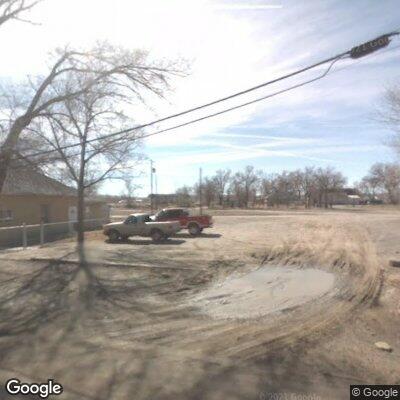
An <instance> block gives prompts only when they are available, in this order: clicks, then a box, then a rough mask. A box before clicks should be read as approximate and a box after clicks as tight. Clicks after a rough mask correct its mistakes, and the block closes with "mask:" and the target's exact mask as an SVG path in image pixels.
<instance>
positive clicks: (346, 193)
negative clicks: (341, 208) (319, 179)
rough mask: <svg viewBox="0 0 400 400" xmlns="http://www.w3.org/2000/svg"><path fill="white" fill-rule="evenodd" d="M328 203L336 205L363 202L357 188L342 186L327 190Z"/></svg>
mask: <svg viewBox="0 0 400 400" xmlns="http://www.w3.org/2000/svg"><path fill="white" fill-rule="evenodd" d="M328 203H329V204H336V205H360V204H362V203H363V199H362V197H361V194H360V192H359V191H358V190H357V189H353V188H344V189H339V190H335V191H331V192H329V193H328Z"/></svg>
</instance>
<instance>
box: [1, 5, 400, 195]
mask: <svg viewBox="0 0 400 400" xmlns="http://www.w3.org/2000/svg"><path fill="white" fill-rule="evenodd" d="M30 18H31V19H33V20H35V21H38V22H40V23H41V25H39V26H31V25H22V24H21V23H10V24H8V26H5V27H4V28H2V30H3V32H2V35H1V42H0V51H1V55H2V56H1V63H0V75H1V76H6V77H10V78H12V79H22V78H24V77H25V76H26V75H27V74H36V73H41V72H43V71H45V68H46V63H45V62H44V60H46V55H47V53H48V52H49V51H51V50H52V49H53V48H54V47H57V46H60V45H63V44H66V43H70V44H72V45H79V46H90V45H91V44H92V43H93V42H94V41H96V40H99V39H100V40H102V39H107V40H109V41H111V42H112V43H116V44H119V45H123V46H126V47H129V48H146V49H148V50H149V51H150V52H151V54H152V55H153V56H154V57H156V58H171V59H179V58H184V59H185V60H187V62H189V63H190V65H191V67H190V74H189V75H188V76H187V77H186V78H182V79H179V80H176V81H174V82H173V86H174V91H173V92H171V93H169V94H168V96H167V101H162V102H161V101H160V102H157V103H154V104H152V110H143V109H139V108H138V109H132V110H129V113H130V114H131V115H132V116H133V117H134V118H135V121H136V122H137V123H144V122H148V121H150V120H152V119H154V118H157V117H162V116H165V115H168V114H171V113H175V112H177V111H181V110H184V109H187V108H191V107H193V106H196V105H199V104H202V103H204V102H208V101H210V100H213V99H215V98H219V97H223V96H226V95H229V94H231V93H233V92H236V91H240V90H243V89H246V88H248V87H250V86H253V85H257V84H259V83H261V82H265V81H268V80H270V79H273V78H275V77H278V76H280V75H282V74H285V73H288V72H291V71H293V70H296V69H298V68H301V67H304V66H307V65H309V64H311V63H313V62H316V61H319V60H321V59H324V58H326V57H329V56H332V55H334V54H337V53H340V52H342V51H345V50H348V49H349V48H351V47H353V46H354V45H356V44H359V43H362V42H365V41H367V40H370V39H373V38H375V37H376V36H379V35H381V34H383V33H386V32H389V31H392V30H395V29H400V10H399V2H398V0H393V1H389V0H382V1H377V0H355V1H351V2H349V1H345V0H342V1H333V0H332V1H330V0H323V1H322V0H319V1H317V0H309V1H307V2H306V1H297V0H293V1H287V0H282V1H277V0H272V1H265V0H260V1H258V0H243V1H240V0H237V1H217V0H215V1H207V0H182V1H180V0H142V1H139V0H112V1H111V0H84V1H82V0H43V2H42V3H41V4H40V5H39V6H37V7H36V9H35V10H34V11H32V13H31V14H30ZM5 38H6V40H5ZM323 71H324V69H323V68H321V69H319V70H314V71H313V72H310V73H307V74H305V75H303V76H301V77H297V78H293V79H291V80H287V81H285V82H284V83H281V84H275V85H272V86H269V87H268V88H264V89H260V90H258V91H255V92H253V93H251V94H249V95H246V96H243V97H241V98H237V99H235V100H232V101H230V102H227V103H225V104H223V105H218V106H215V107H211V108H209V109H207V110H204V111H202V112H199V113H195V114H192V115H189V116H186V117H184V118H181V119H178V120H174V121H171V122H168V123H165V124H164V125H160V126H158V127H155V129H157V128H167V127H169V126H171V125H174V124H176V123H180V122H185V121H187V120H188V119H192V118H196V117H201V116H203V115H205V114H206V113H208V112H215V111H219V110H221V109H222V108H225V107H228V106H232V105H236V104H239V103H241V102H245V101H248V100H252V99H255V98H257V97H261V96H265V95H268V94H269V93H273V92H275V91H278V90H281V89H283V88H285V87H287V86H290V85H293V84H297V83H299V82H301V81H303V80H307V79H311V78H313V77H316V76H317V75H318V74H320V73H322V72H323ZM399 81H400V38H398V37H397V38H395V39H393V41H392V43H391V44H390V46H389V47H388V48H386V49H384V50H381V51H380V52H377V53H374V54H373V55H370V56H368V57H365V58H363V59H360V60H357V61H342V62H339V63H337V64H336V65H335V67H334V68H333V69H332V72H331V74H330V75H329V76H327V77H326V78H325V79H323V80H320V81H318V82H315V83H313V84H311V85H308V86H306V87H303V88H299V89H296V90H294V91H290V92H288V93H285V94H282V95H280V96H277V97H274V98H273V99H269V100H265V101H263V102H260V103H258V104H256V105H252V106H249V107H247V108H243V109H241V110H238V111H234V112H232V113H228V114H225V115H222V116H219V117H216V118H212V119H209V120H207V121H203V122H201V123H198V124H195V125H191V126H187V127H183V128H180V129H178V130H174V131H171V132H169V133H165V134H162V135H158V136H155V137H153V138H151V139H148V140H147V141H146V142H145V143H144V148H143V151H144V152H145V153H146V155H147V156H148V157H150V158H151V159H153V160H154V161H155V164H156V167H157V177H158V191H159V192H160V193H161V192H163V193H165V192H171V191H174V190H175V189H176V188H177V187H179V186H181V185H183V184H192V183H193V182H194V180H195V179H197V176H198V169H199V167H202V168H203V171H204V174H205V175H207V174H212V173H213V172H214V171H215V170H216V169H219V168H231V169H232V170H239V169H241V168H243V167H244V166H246V165H249V164H251V165H254V166H255V167H256V168H259V169H263V170H265V171H266V172H278V171H281V170H283V169H287V170H293V169H296V168H302V167H304V166H306V165H317V166H324V167H325V166H328V165H332V166H334V167H336V168H337V169H338V170H340V171H342V172H343V173H344V174H345V175H346V176H348V178H349V182H350V183H352V182H354V181H356V180H358V179H360V177H362V176H363V175H364V174H365V173H366V172H367V170H368V168H369V166H370V165H371V164H372V163H374V162H376V161H387V160H391V159H393V157H394V156H393V154H392V153H391V152H390V150H389V149H388V148H387V147H386V146H385V145H384V143H385V140H386V139H387V138H388V136H389V135H390V131H388V130H387V129H385V128H384V127H383V126H382V125H380V124H379V123H378V122H377V120H376V115H375V114H376V109H377V107H378V106H379V103H380V101H381V98H382V93H383V91H384V89H385V87H387V86H390V85H392V84H394V83H395V82H399ZM151 131H152V130H151V128H149V131H148V132H151ZM142 169H143V171H144V175H143V177H142V178H140V179H139V180H138V182H139V183H141V184H142V185H143V189H142V190H141V191H140V192H139V194H147V193H148V191H149V184H148V182H149V179H148V176H147V175H146V173H147V172H148V169H149V168H148V165H143V166H142ZM121 190H122V187H121V184H120V183H118V182H110V183H107V184H105V185H104V187H103V192H107V193H114V194H119V193H120V191H121Z"/></svg>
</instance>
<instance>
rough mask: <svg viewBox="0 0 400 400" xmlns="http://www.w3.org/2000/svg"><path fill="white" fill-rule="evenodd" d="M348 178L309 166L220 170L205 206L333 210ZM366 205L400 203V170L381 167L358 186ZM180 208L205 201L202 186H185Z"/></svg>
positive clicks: (209, 183)
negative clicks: (200, 200)
mask: <svg viewBox="0 0 400 400" xmlns="http://www.w3.org/2000/svg"><path fill="white" fill-rule="evenodd" d="M346 183H347V178H346V177H345V176H344V175H343V174H342V173H341V172H339V171H337V170H335V169H334V168H333V167H326V168H317V167H313V166H310V167H305V168H303V169H297V170H295V171H282V172H280V173H271V174H268V173H265V172H264V171H262V170H256V169H255V168H254V167H253V166H250V165H248V166H246V167H245V168H244V169H243V170H242V171H238V172H236V173H234V172H232V171H231V170H230V169H220V170H218V171H216V172H215V174H214V175H212V176H207V177H205V178H204V179H203V181H202V185H201V199H202V204H203V205H204V206H207V207H240V208H247V207H253V206H256V207H259V206H268V207H274V206H288V207H289V206H293V205H298V206H303V207H305V208H311V207H324V208H328V207H330V206H332V203H333V202H334V198H335V197H334V195H335V194H337V193H340V192H343V191H344V189H345V186H346ZM353 192H354V193H357V195H359V196H360V202H362V203H383V202H384V203H390V204H399V203H400V166H399V165H398V164H395V163H393V164H390V163H387V164H384V163H378V164H375V165H373V166H372V167H371V169H370V171H369V173H368V174H367V175H366V176H365V177H364V178H363V179H362V180H361V181H360V182H359V183H357V184H356V185H355V187H354V190H353ZM176 195H177V202H178V204H179V205H180V206H183V207H189V206H192V205H194V204H195V203H198V202H199V198H200V186H199V183H196V184H195V185H193V186H183V187H181V188H179V189H177V191H176Z"/></svg>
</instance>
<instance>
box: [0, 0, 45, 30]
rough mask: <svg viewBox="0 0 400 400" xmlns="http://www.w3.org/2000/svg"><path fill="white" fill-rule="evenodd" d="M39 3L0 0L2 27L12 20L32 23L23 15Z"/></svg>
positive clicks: (25, 0) (37, 0)
mask: <svg viewBox="0 0 400 400" xmlns="http://www.w3.org/2000/svg"><path fill="white" fill-rule="evenodd" d="M39 1H40V0H36V1H27V0H0V26H1V25H3V24H4V23H6V22H7V21H11V20H18V21H23V22H31V21H29V20H27V19H24V18H22V16H21V15H22V14H25V13H26V12H27V11H29V10H30V9H32V8H33V7H34V6H35V5H36V4H37V3H39Z"/></svg>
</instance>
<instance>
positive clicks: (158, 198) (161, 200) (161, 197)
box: [148, 193, 179, 207]
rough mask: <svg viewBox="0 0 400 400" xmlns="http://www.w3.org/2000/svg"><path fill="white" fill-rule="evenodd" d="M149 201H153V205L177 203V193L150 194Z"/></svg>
mask: <svg viewBox="0 0 400 400" xmlns="http://www.w3.org/2000/svg"><path fill="white" fill-rule="evenodd" d="M148 198H149V201H151V200H152V201H153V205H154V206H156V207H160V206H168V205H170V204H177V203H178V202H179V195H177V194H174V193H171V194H150V195H149V197H148Z"/></svg>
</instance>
